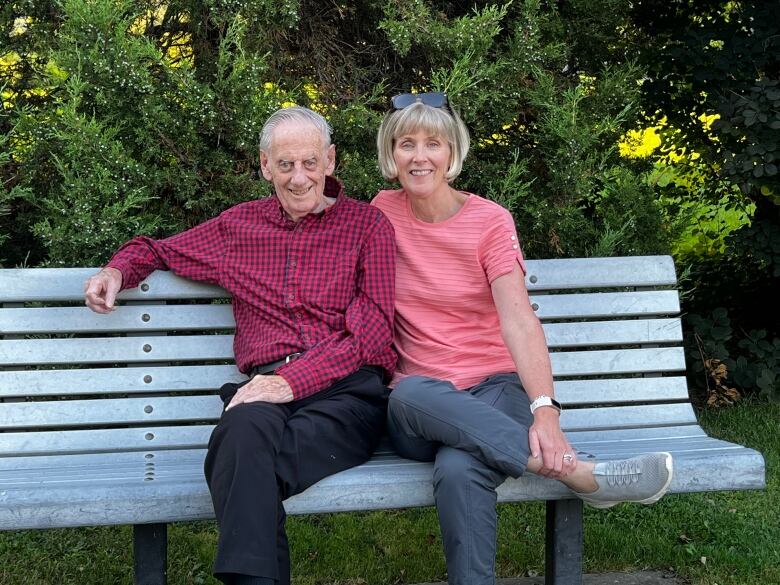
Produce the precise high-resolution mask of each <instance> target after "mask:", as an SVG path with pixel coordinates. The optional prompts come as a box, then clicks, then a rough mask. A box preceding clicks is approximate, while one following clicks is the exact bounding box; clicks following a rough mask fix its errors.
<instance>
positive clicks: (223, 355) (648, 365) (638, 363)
mask: <svg viewBox="0 0 780 585" xmlns="http://www.w3.org/2000/svg"><path fill="white" fill-rule="evenodd" d="M148 339H149V338H114V339H104V340H100V341H99V342H95V340H88V339H83V340H60V339H45V340H38V342H39V343H37V344H33V343H28V341H32V340H20V341H4V342H2V343H0V364H3V365H40V364H53V363H76V364H87V363H92V364H95V363H109V364H110V363H122V362H131V363H137V362H147V361H148V362H158V361H188V360H198V359H208V360H216V359H225V360H227V359H230V358H231V357H232V355H233V354H232V347H231V343H232V336H225V335H212V336H209V344H208V347H204V346H203V344H201V343H199V342H194V341H192V342H186V341H184V340H186V339H187V337H157V338H153V345H152V351H151V352H148V353H147V352H144V351H143V346H144V345H145V344H146V343H147V342H148V341H147V340H148ZM67 341H70V342H71V343H69V344H68V343H65V342H67ZM74 341H79V342H88V343H84V344H80V345H77V344H76V343H73V342H74ZM40 342H46V343H40ZM11 344H14V345H15V346H16V348H19V349H15V351H14V352H11V351H10V349H6V348H8V347H9V346H10V345H11ZM55 344H58V345H59V346H58V347H56V348H55V347H53V346H54V345H55ZM74 346H75V347H74ZM61 348H62V349H61ZM36 349H37V352H36ZM66 349H70V350H71V351H67V352H66V351H65V350H66ZM74 349H78V351H73V350H74ZM57 350H59V351H60V352H62V353H68V354H69V355H67V356H63V355H62V353H59V354H58V353H57ZM4 352H5V354H4ZM550 359H551V362H552V367H553V373H554V374H555V375H556V376H596V375H600V374H630V373H658V372H675V371H683V370H685V356H684V352H683V350H682V348H680V347H661V348H642V349H618V350H600V351H572V352H552V353H551V354H550Z"/></svg>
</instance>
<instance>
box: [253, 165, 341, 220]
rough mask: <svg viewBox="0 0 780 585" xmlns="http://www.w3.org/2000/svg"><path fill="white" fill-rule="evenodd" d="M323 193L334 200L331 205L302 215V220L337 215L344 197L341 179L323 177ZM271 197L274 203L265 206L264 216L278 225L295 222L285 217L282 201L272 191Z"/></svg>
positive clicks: (321, 218) (322, 218)
mask: <svg viewBox="0 0 780 585" xmlns="http://www.w3.org/2000/svg"><path fill="white" fill-rule="evenodd" d="M323 195H325V197H331V198H333V199H335V200H336V201H335V202H334V203H333V205H329V206H328V207H326V208H325V209H323V210H322V211H321V212H320V213H310V214H309V215H307V216H306V217H304V218H303V220H308V219H309V218H314V219H318V220H321V221H324V220H325V219H327V218H329V217H335V216H336V215H338V210H339V209H340V208H341V207H342V201H343V199H344V198H345V197H346V195H345V194H344V185H342V184H341V181H339V180H338V179H334V178H333V177H330V176H327V177H325V189H324V190H323ZM273 199H274V200H275V201H276V204H275V205H269V206H267V207H266V217H267V218H268V219H269V220H271V221H273V222H274V223H276V224H278V225H287V224H293V225H294V224H295V222H294V221H293V220H291V219H290V218H289V217H287V213H286V212H285V210H284V207H282V203H281V201H280V200H279V197H277V195H276V193H274V196H273Z"/></svg>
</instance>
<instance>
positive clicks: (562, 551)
mask: <svg viewBox="0 0 780 585" xmlns="http://www.w3.org/2000/svg"><path fill="white" fill-rule="evenodd" d="M545 541H546V553H545V574H544V585H582V500H579V499H571V500H555V501H548V502H547V529H546V533H545Z"/></svg>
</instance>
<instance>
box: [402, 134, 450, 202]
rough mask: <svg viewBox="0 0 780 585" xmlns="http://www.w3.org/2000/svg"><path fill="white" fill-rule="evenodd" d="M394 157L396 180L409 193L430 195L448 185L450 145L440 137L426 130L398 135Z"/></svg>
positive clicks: (416, 195)
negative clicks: (396, 172) (396, 170)
mask: <svg viewBox="0 0 780 585" xmlns="http://www.w3.org/2000/svg"><path fill="white" fill-rule="evenodd" d="M393 160H394V161H395V165H396V167H397V169H398V181H399V182H400V183H401V186H402V187H403V188H404V190H405V191H406V192H407V194H409V195H410V196H414V197H430V196H432V195H435V194H437V193H439V192H441V191H442V190H443V189H446V188H447V187H448V184H447V179H446V178H445V174H446V173H447V170H449V166H450V145H449V143H448V142H447V140H446V139H445V138H443V137H442V136H431V135H430V134H428V133H427V132H426V131H425V130H417V131H416V132H414V133H412V134H404V135H402V136H399V137H397V138H396V139H395V145H394V146H393Z"/></svg>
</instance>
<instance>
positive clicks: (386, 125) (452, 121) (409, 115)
mask: <svg viewBox="0 0 780 585" xmlns="http://www.w3.org/2000/svg"><path fill="white" fill-rule="evenodd" d="M418 130H423V131H425V132H428V133H429V134H430V135H431V136H440V137H442V138H444V139H445V140H446V141H447V143H448V144H449V145H450V164H449V168H448V169H447V173H446V174H445V175H444V178H445V179H447V182H448V183H449V182H452V181H454V180H455V178H456V177H457V176H458V175H459V174H460V171H461V169H462V168H463V161H464V160H465V159H466V155H467V154H468V153H469V131H468V130H467V129H466V125H465V124H464V123H463V120H461V119H460V116H458V113H457V112H456V111H455V110H453V109H451V107H447V108H434V107H432V106H428V105H425V104H424V103H422V102H416V103H414V104H412V105H410V106H407V107H406V108H404V109H402V110H393V111H391V112H388V113H387V114H385V119H384V120H382V125H381V126H379V133H378V134H377V137H376V146H377V150H378V155H379V170H380V171H381V172H382V176H384V178H385V179H387V180H388V181H393V180H395V179H397V178H398V168H397V167H396V165H395V160H393V148H394V147H395V141H396V139H397V138H398V137H399V136H405V135H407V134H414V133H415V132H417V131H418Z"/></svg>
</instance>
